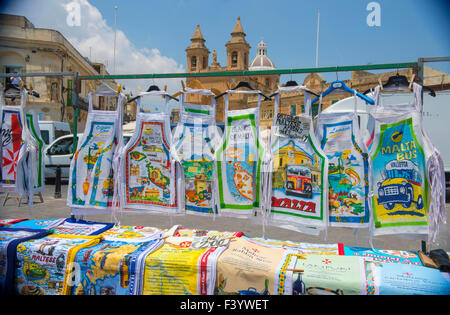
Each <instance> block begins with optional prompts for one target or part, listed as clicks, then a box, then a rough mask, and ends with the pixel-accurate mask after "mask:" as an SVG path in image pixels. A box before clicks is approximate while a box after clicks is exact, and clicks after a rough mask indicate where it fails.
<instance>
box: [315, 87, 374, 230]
mask: <svg viewBox="0 0 450 315" xmlns="http://www.w3.org/2000/svg"><path fill="white" fill-rule="evenodd" d="M354 98H355V110H354V111H353V112H342V113H324V112H320V113H319V117H318V121H317V126H316V136H317V139H318V141H319V142H320V143H321V148H322V150H324V152H325V154H326V155H327V157H328V159H329V164H328V191H329V192H328V198H329V213H330V215H329V222H330V226H337V227H351V228H367V227H369V221H370V218H371V211H370V205H369V192H370V186H369V183H370V181H369V152H368V150H367V148H366V146H365V144H364V143H363V141H362V138H361V134H360V130H359V125H358V116H357V114H356V95H355V97H354Z"/></svg>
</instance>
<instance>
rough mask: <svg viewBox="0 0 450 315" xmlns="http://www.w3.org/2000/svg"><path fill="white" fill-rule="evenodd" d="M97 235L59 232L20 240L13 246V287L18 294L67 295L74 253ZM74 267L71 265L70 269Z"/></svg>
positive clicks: (73, 271)
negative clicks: (15, 257)
mask: <svg viewBox="0 0 450 315" xmlns="http://www.w3.org/2000/svg"><path fill="white" fill-rule="evenodd" d="M101 239H102V238H101V236H84V235H83V236H82V235H59V234H51V235H49V236H47V237H44V238H40V239H36V240H29V241H26V242H23V243H20V244H19V245H18V247H17V268H16V279H15V281H16V289H17V293H18V294H20V295H68V294H70V292H71V286H72V285H73V284H74V283H73V281H74V280H73V277H74V276H75V279H76V276H77V275H78V276H79V274H77V269H76V265H74V264H73V263H74V261H75V256H76V254H77V252H78V251H79V250H80V249H81V248H85V247H90V246H94V245H96V244H98V243H99V242H100V241H101ZM73 268H75V269H73Z"/></svg>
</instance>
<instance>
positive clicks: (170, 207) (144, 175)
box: [118, 91, 180, 214]
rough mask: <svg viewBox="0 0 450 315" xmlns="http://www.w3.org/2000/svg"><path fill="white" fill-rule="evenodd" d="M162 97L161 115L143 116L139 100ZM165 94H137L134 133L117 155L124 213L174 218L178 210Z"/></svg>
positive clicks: (155, 92) (175, 169)
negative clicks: (154, 213)
mask: <svg viewBox="0 0 450 315" xmlns="http://www.w3.org/2000/svg"><path fill="white" fill-rule="evenodd" d="M146 95H153V96H164V97H165V99H166V103H165V107H164V111H163V112H160V113H146V112H143V110H142V109H141V108H142V105H141V101H142V100H141V99H142V97H143V96H146ZM167 95H168V94H167V93H165V92H159V91H153V92H146V93H141V94H139V98H138V99H137V114H136V115H137V117H136V129H135V131H134V133H133V136H132V137H131V139H130V140H129V141H128V143H127V145H126V146H125V148H124V149H123V150H122V152H121V155H120V168H121V172H120V174H119V177H118V178H119V180H118V185H119V186H120V187H121V188H120V189H119V191H120V195H121V196H120V199H121V208H122V210H123V211H127V212H159V213H168V214H170V213H171V214H174V213H177V212H178V209H179V198H180V197H179V195H178V183H177V172H179V170H177V168H176V166H175V164H174V161H173V157H172V155H171V153H170V148H171V145H172V134H171V131H170V112H169V111H168V103H167V102H168V96H167Z"/></svg>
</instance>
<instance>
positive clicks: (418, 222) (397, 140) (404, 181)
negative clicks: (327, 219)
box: [370, 83, 445, 242]
mask: <svg viewBox="0 0 450 315" xmlns="http://www.w3.org/2000/svg"><path fill="white" fill-rule="evenodd" d="M413 93H414V103H413V104H396V105H382V104H381V102H380V87H377V88H376V89H375V107H374V109H373V111H372V112H371V116H372V117H373V121H374V124H373V126H374V129H373V131H374V132H373V134H374V138H373V144H372V148H371V151H370V156H371V161H372V164H373V166H372V170H373V201H372V203H373V216H374V225H373V235H381V234H396V235H398V236H404V237H407V238H410V239H412V238H421V239H426V236H428V241H430V242H432V241H435V240H436V237H437V234H438V226H439V223H440V222H442V221H443V220H444V222H445V203H444V197H443V196H445V182H443V165H442V163H441V162H442V159H440V155H439V152H438V151H437V150H436V148H435V147H434V146H433V145H432V143H431V141H430V139H429V138H428V136H427V135H426V133H425V132H424V130H423V125H422V97H421V93H422V87H421V86H420V85H418V84H416V83H414V85H413ZM430 190H431V191H430Z"/></svg>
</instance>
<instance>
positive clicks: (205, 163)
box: [174, 89, 221, 215]
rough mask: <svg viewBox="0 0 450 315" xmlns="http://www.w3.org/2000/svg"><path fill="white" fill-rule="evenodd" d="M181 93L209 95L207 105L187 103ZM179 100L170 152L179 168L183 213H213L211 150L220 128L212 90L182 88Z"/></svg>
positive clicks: (212, 161) (214, 210) (214, 147)
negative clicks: (183, 200)
mask: <svg viewBox="0 0 450 315" xmlns="http://www.w3.org/2000/svg"><path fill="white" fill-rule="evenodd" d="M185 94H199V95H202V99H203V98H211V105H197V104H188V103H186V102H185V97H186V96H185ZM181 100H182V103H181V113H180V118H179V122H178V126H177V127H176V129H175V131H174V155H175V156H176V157H177V160H178V162H179V163H180V165H181V166H182V168H183V174H184V180H183V185H182V186H183V187H184V189H183V191H184V193H185V209H186V213H188V214H200V215H209V214H216V213H217V208H216V202H215V199H216V198H215V185H214V182H213V178H214V177H215V156H214V154H215V152H216V150H217V147H218V141H219V140H220V136H221V132H220V130H219V128H218V127H217V126H216V110H215V98H214V93H212V92H211V91H208V90H195V89H186V91H185V93H183V94H182V95H181Z"/></svg>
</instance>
